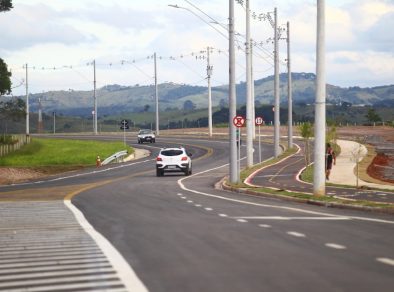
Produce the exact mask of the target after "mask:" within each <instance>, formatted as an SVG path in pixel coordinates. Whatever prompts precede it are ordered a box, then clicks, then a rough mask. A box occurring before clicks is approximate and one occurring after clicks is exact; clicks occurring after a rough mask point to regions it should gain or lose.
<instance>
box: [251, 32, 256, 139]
mask: <svg viewBox="0 0 394 292" xmlns="http://www.w3.org/2000/svg"><path fill="white" fill-rule="evenodd" d="M250 79H251V80H252V86H251V92H252V127H253V130H252V133H253V139H256V124H255V120H256V100H255V96H254V77H253V40H252V39H250Z"/></svg>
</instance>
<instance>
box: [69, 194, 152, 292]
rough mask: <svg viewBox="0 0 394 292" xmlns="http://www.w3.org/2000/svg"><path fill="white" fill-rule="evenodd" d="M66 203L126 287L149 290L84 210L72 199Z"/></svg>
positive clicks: (134, 289) (131, 289) (132, 289)
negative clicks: (78, 207) (74, 203)
mask: <svg viewBox="0 0 394 292" xmlns="http://www.w3.org/2000/svg"><path fill="white" fill-rule="evenodd" d="M64 204H65V205H66V206H67V207H68V208H69V209H70V210H71V212H73V214H74V216H75V219H76V220H77V221H78V222H79V224H80V225H81V227H82V228H83V229H84V230H85V232H86V233H87V234H89V235H90V236H91V238H92V239H93V240H94V241H95V242H96V243H97V245H98V246H99V247H100V249H101V251H102V252H103V253H104V254H105V256H106V257H107V259H108V261H109V262H110V263H111V265H112V266H113V268H114V269H115V271H117V273H118V276H119V278H120V279H121V281H122V283H123V284H124V285H125V286H126V288H127V289H128V290H129V291H141V292H142V291H143V292H145V291H146V292H147V291H148V289H147V288H146V287H145V285H144V284H143V283H142V282H141V280H140V279H139V278H138V276H137V275H136V274H135V272H134V270H133V269H132V268H131V266H130V265H129V264H128V262H127V261H126V260H125V259H124V258H123V256H122V255H121V254H120V253H119V252H118V251H117V250H116V249H115V248H114V247H113V246H112V244H111V243H110V242H109V241H108V240H107V239H106V238H105V237H104V236H103V235H101V234H100V233H98V232H97V231H96V230H95V229H94V228H93V226H92V225H90V223H89V222H88V221H87V220H86V218H85V216H84V215H83V214H82V212H81V211H79V210H78V209H77V207H75V206H74V205H73V204H72V203H71V201H64Z"/></svg>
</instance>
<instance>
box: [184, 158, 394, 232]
mask: <svg viewBox="0 0 394 292" xmlns="http://www.w3.org/2000/svg"><path fill="white" fill-rule="evenodd" d="M226 166H228V163H227V164H224V165H221V166H218V167H214V168H211V169H207V170H204V171H201V172H198V173H195V174H192V175H190V176H188V177H184V178H181V179H179V180H178V185H179V186H180V188H181V189H183V190H185V191H188V192H192V193H195V194H198V195H202V196H206V197H211V198H216V199H220V200H226V201H230V202H236V203H241V204H246V205H252V206H259V207H266V208H273V209H281V210H287V211H293V212H299V213H306V214H313V215H318V216H327V217H332V218H349V219H352V220H361V221H369V222H375V223H387V224H394V221H390V220H383V219H375V218H369V217H355V216H338V215H333V214H329V213H323V212H317V211H309V210H304V209H300V208H294V207H285V206H278V205H269V204H261V203H255V202H250V201H245V200H241V199H232V198H227V197H224V196H219V195H214V194H209V193H204V192H200V191H197V190H192V189H189V188H187V187H186V186H185V185H184V184H183V182H182V181H183V180H186V179H191V178H194V177H196V176H198V175H200V174H203V173H207V172H210V171H213V170H217V169H220V168H223V167H226Z"/></svg>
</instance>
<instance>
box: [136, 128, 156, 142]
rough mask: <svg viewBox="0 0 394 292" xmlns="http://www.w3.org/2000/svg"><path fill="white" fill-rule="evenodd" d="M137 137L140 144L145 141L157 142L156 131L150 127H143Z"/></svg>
mask: <svg viewBox="0 0 394 292" xmlns="http://www.w3.org/2000/svg"><path fill="white" fill-rule="evenodd" d="M137 139H138V144H141V143H144V142H150V143H155V142H156V136H155V132H153V131H152V130H148V129H142V130H140V131H139V132H138V136H137Z"/></svg>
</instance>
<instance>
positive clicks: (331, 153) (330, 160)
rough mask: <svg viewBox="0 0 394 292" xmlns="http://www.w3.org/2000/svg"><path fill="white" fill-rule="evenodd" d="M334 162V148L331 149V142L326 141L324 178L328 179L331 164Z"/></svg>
mask: <svg viewBox="0 0 394 292" xmlns="http://www.w3.org/2000/svg"><path fill="white" fill-rule="evenodd" d="M333 163H334V165H335V163H336V156H335V152H334V149H332V147H331V144H330V143H327V148H326V179H327V180H329V179H330V173H331V169H332V164H333Z"/></svg>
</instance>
